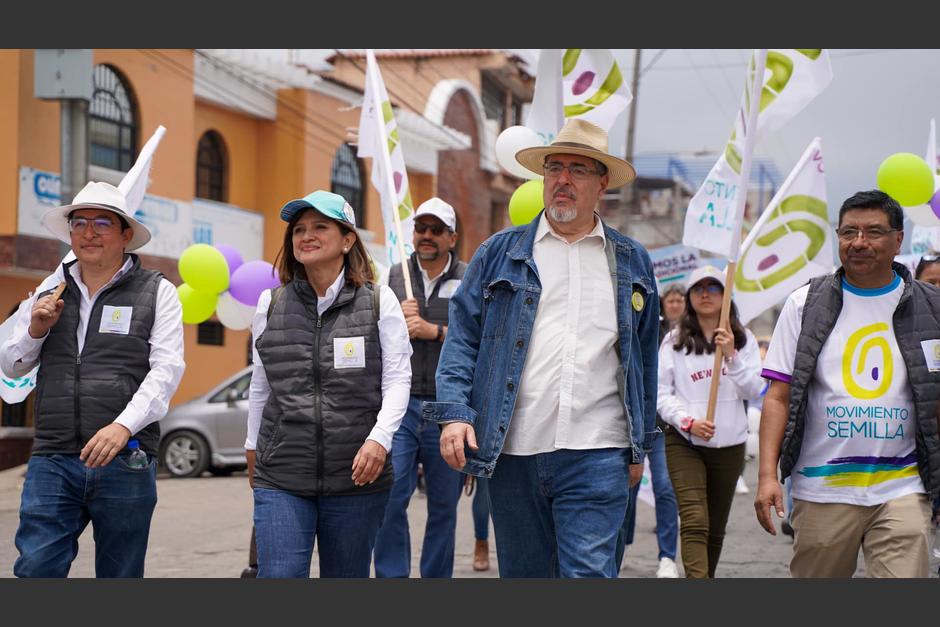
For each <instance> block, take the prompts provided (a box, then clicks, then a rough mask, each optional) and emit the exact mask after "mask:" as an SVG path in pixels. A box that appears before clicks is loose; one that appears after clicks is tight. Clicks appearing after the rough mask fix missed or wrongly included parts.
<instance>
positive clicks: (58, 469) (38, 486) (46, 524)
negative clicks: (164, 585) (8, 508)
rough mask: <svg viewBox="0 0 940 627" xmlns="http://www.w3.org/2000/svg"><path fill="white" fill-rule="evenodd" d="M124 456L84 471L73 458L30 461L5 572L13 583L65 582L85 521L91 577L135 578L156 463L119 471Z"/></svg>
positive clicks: (152, 496)
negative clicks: (13, 553) (13, 554)
mask: <svg viewBox="0 0 940 627" xmlns="http://www.w3.org/2000/svg"><path fill="white" fill-rule="evenodd" d="M128 452H129V451H127V450H125V451H124V452H121V453H118V455H117V457H115V458H114V459H113V460H111V462H110V463H108V464H107V465H105V466H101V467H99V468H86V467H85V462H83V461H82V460H81V459H79V457H78V455H33V456H32V457H31V458H30V459H29V464H28V465H27V466H26V480H25V482H24V483H23V496H22V500H21V504H20V525H19V528H18V529H17V530H16V540H15V544H16V548H17V550H18V551H19V552H20V556H19V557H18V558H17V560H16V563H15V564H14V565H13V574H14V575H16V576H17V577H66V576H68V574H69V569H70V568H71V566H72V561H73V560H74V559H75V556H76V555H78V538H79V536H81V535H82V531H84V529H85V527H87V526H88V523H89V522H91V525H92V528H93V529H94V537H95V576H97V577H143V576H144V558H145V557H146V555H147V540H148V537H149V536H150V519H151V517H152V516H153V509H154V507H155V506H156V504H157V463H156V459H155V458H153V457H151V458H150V464H149V465H148V466H146V467H145V468H131V467H129V466H128V465H127V460H126V457H127V454H128Z"/></svg>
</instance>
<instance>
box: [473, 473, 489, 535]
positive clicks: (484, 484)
mask: <svg viewBox="0 0 940 627" xmlns="http://www.w3.org/2000/svg"><path fill="white" fill-rule="evenodd" d="M476 486H477V491H476V492H474V493H473V507H472V510H473V536H474V538H475V539H476V540H486V539H488V538H489V537H490V489H489V479H487V478H485V477H476Z"/></svg>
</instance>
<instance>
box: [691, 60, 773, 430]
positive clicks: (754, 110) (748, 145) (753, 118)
mask: <svg viewBox="0 0 940 627" xmlns="http://www.w3.org/2000/svg"><path fill="white" fill-rule="evenodd" d="M766 61H767V50H765V49H762V50H759V51H758V52H757V60H756V64H755V66H756V67H755V68H754V78H753V80H752V81H751V85H750V88H751V91H750V99H749V100H748V122H747V130H746V133H747V134H746V135H745V137H744V158H743V159H742V161H741V184H740V186H739V188H738V190H737V192H736V195H735V198H734V200H735V204H736V207H735V212H734V215H735V221H734V226H733V229H734V230H733V232H732V234H731V250H730V251H729V253H730V254H729V256H728V267H727V269H726V270H725V290H724V298H722V301H721V316H720V317H719V319H718V327H719V328H721V329H728V330H730V325H729V324H728V319H729V318H730V316H731V295H732V292H733V291H734V274H735V270H737V267H738V257H739V256H740V252H741V227H742V225H743V222H744V204H745V202H746V201H747V186H748V182H749V181H748V179H749V178H750V176H751V154H752V153H753V152H754V143H755V142H756V141H757V116H758V115H759V114H760V95H761V89H763V86H764V66H765V64H766ZM722 357H723V355H722V351H721V349H720V348H718V347H716V348H715V361H714V363H713V365H712V380H711V387H710V388H709V391H708V409H707V411H706V413H705V420H706V422H708V423H714V422H715V406H716V405H717V403H718V384H719V383H720V382H721V361H722Z"/></svg>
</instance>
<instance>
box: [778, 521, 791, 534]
mask: <svg viewBox="0 0 940 627" xmlns="http://www.w3.org/2000/svg"><path fill="white" fill-rule="evenodd" d="M780 530H781V531H782V532H783V535H785V536H790V537H791V538H792V537H793V527H791V526H790V523H788V522H787V521H783V522H782V523H781V524H780Z"/></svg>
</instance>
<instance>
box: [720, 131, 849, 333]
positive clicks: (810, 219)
mask: <svg viewBox="0 0 940 627" xmlns="http://www.w3.org/2000/svg"><path fill="white" fill-rule="evenodd" d="M832 233H833V230H832V227H831V226H830V224H829V210H828V208H827V206H826V180H825V168H824V167H823V157H822V146H821V142H820V140H819V138H818V137H817V138H815V139H813V141H812V142H810V145H809V146H808V147H807V148H806V151H805V152H804V153H803V156H802V157H800V160H799V162H797V165H796V167H795V168H794V169H793V171H792V172H791V173H790V174H789V176H787V179H786V181H784V183H783V185H782V186H781V187H780V189H779V190H778V191H777V193H776V194H775V195H774V197H773V199H771V201H770V204H769V205H767V208H766V209H765V210H764V213H763V214H761V217H760V220H758V222H757V224H755V225H754V229H753V230H752V231H751V232H750V233H749V234H748V237H747V241H745V242H744V245H743V246H742V247H741V258H740V260H739V261H738V267H737V270H736V271H735V275H734V301H735V303H737V306H738V314H739V316H740V318H741V323H742V324H747V323H748V322H749V321H750V320H752V319H753V318H755V317H756V316H758V315H760V314H761V313H762V312H764V311H765V310H767V309H769V308H770V307H772V306H773V305H775V304H777V303H779V302H781V301H783V300H784V299H786V297H787V296H789V295H790V293H791V292H793V291H794V290H796V289H797V288H799V287H800V286H802V285H804V284H805V283H806V282H807V281H809V280H810V279H811V278H813V277H815V276H819V275H821V274H827V273H829V272H832V268H833V262H834V259H833V238H832Z"/></svg>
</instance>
